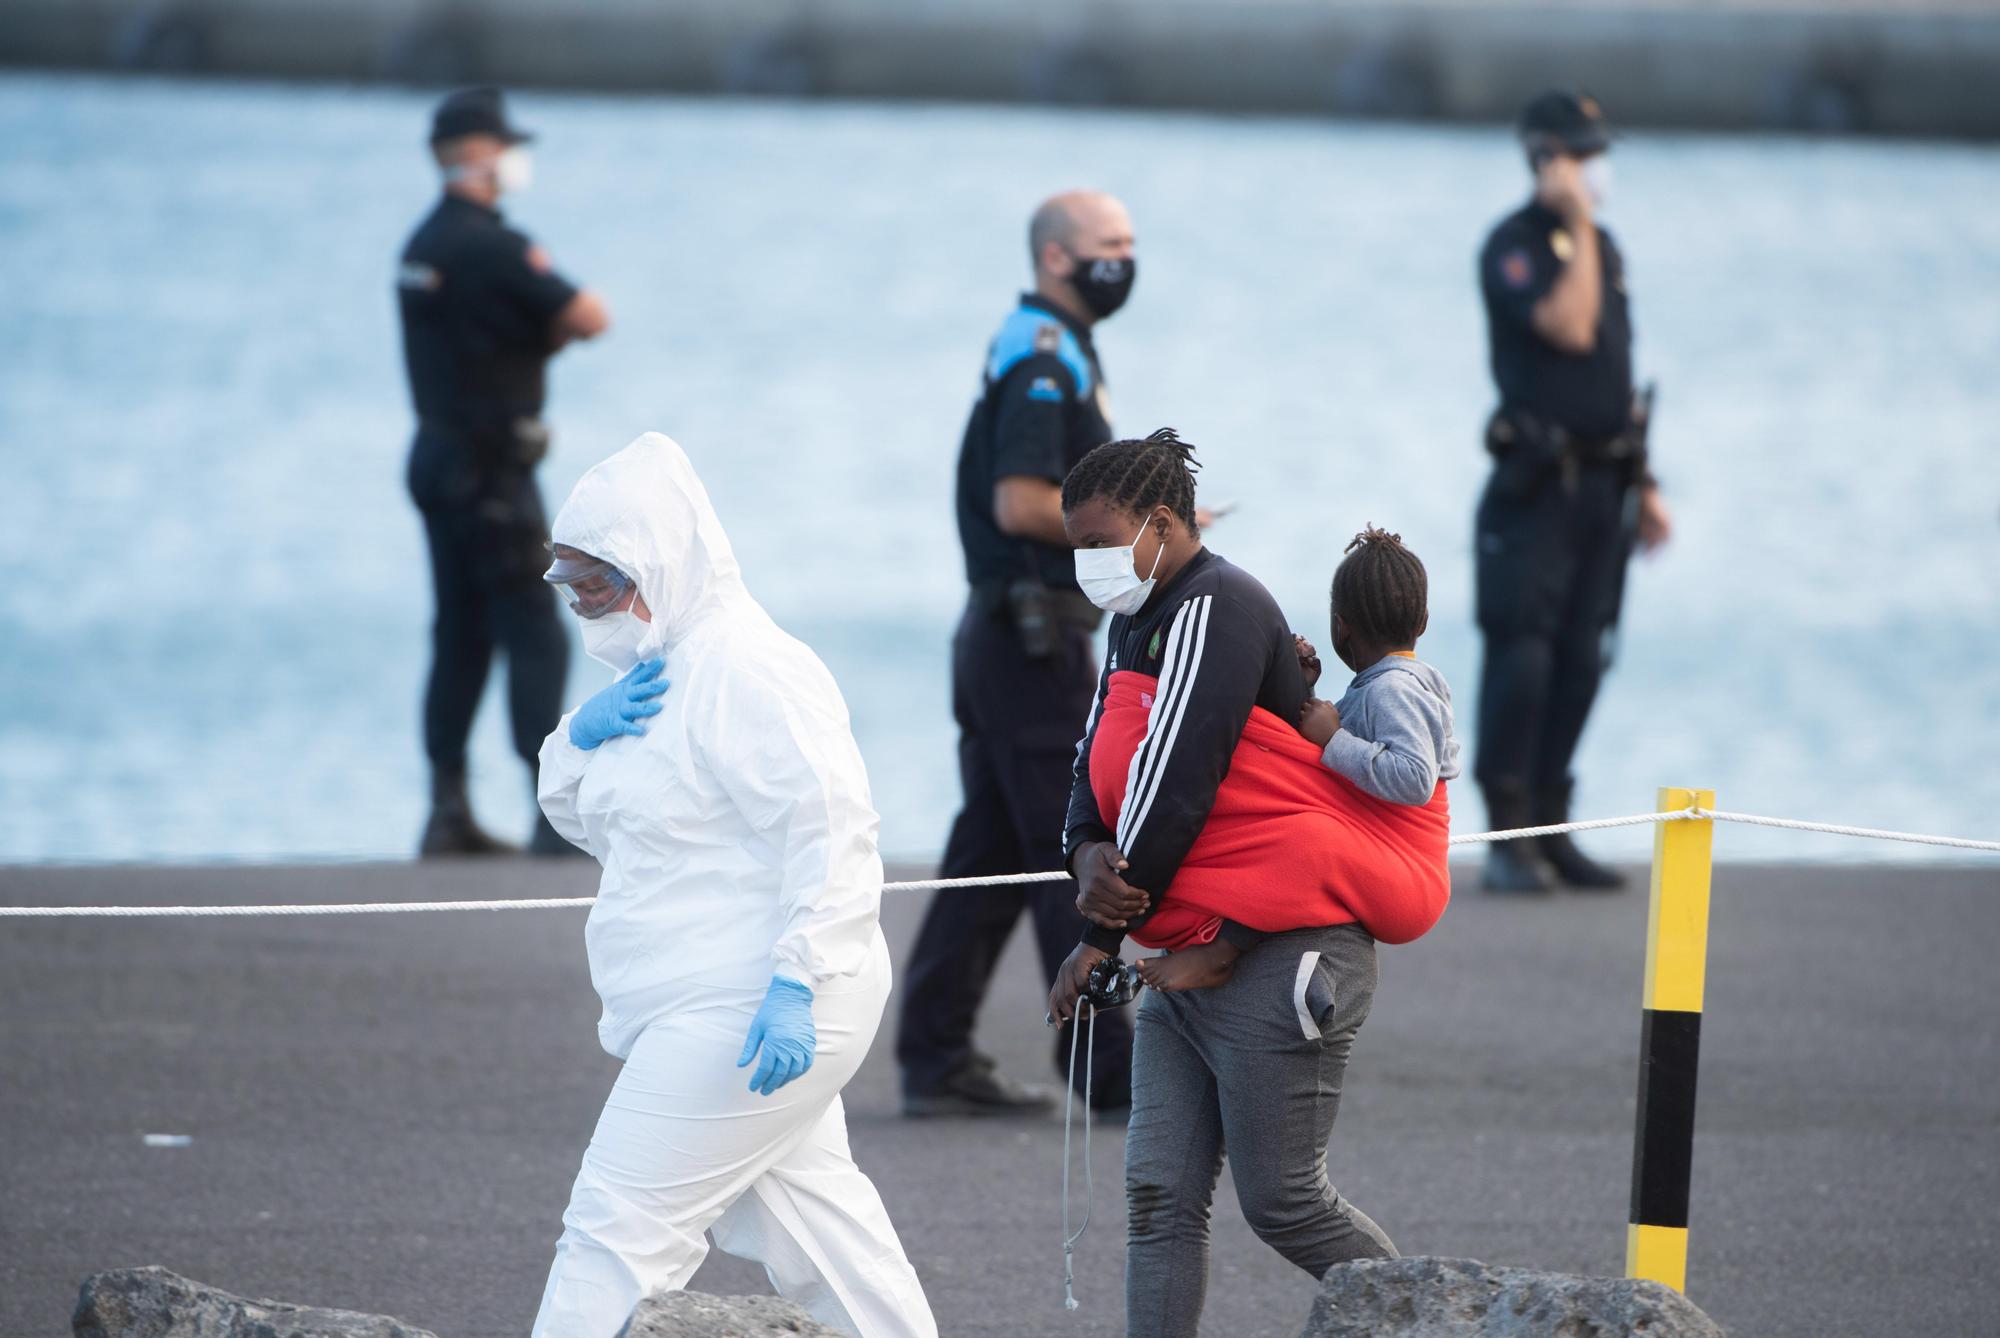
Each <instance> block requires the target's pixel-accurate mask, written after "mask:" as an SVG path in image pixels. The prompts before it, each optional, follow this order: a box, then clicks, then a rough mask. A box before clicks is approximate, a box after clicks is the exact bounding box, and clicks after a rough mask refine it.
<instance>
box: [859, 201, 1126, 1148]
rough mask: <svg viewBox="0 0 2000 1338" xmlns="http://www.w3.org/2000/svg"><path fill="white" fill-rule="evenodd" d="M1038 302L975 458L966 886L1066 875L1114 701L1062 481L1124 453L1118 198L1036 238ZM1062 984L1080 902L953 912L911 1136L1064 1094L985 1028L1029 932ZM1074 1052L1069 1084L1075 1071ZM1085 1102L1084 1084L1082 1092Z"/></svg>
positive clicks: (965, 901)
mask: <svg viewBox="0 0 2000 1338" xmlns="http://www.w3.org/2000/svg"><path fill="white" fill-rule="evenodd" d="M1028 246H1029V252H1030V254H1031V256H1032V258H1033V262H1034V272H1035V288H1034V291H1033V292H1030V293H1025V294H1023V295H1022V297H1021V300H1020V303H1019V305H1018V306H1017V307H1016V308H1015V310H1013V311H1012V312H1010V313H1009V314H1008V316H1007V318H1006V320H1005V321H1003V322H1002V323H1001V326H1000V332H999V333H998V334H997V335H995V336H994V339H993V342H992V345H991V346H990V348H989V349H988V351H987V360H986V373H985V379H984V384H983V387H982V390H981V393H980V397H979V401H978V403H976V404H975V405H974V406H973V409H972V417H971V420H970V421H969V422H968V423H967V424H966V429H965V438H964V442H963V444H962V445H961V446H960V448H959V458H958V492H957V500H958V530H959V539H960V542H961V543H962V545H963V546H964V549H965V568H966V576H967V579H968V580H969V581H970V582H971V586H972V591H971V598H970V600H969V602H968V604H967V607H966V610H965V615H964V617H963V618H962V619H961V620H960V622H959V625H958V632H957V634H956V636H955V637H954V638H953V641H952V711H953V714H954V715H955V716H956V718H957V721H958V727H959V744H958V762H959V776H960V779H961V781H962V782H963V785H964V790H965V806H964V808H963V809H962V810H961V811H960V812H959V815H958V819H957V821H956V822H954V823H953V824H952V829H951V836H950V839H949V840H948V842H947V843H946V846H945V853H944V864H943V868H942V870H941V873H942V874H943V876H945V877H949V878H964V877H977V876H979V875H982V874H1002V873H1022V872H1037V871H1043V870H1056V869H1061V868H1062V867H1063V851H1062V839H1063V824H1064V816H1065V814H1066V812H1067V809H1068V804H1069V788H1070V765H1071V762H1072V760H1073V759H1074V757H1075V755H1076V744H1077V740H1078V738H1080V737H1081V736H1082V734H1083V731H1084V727H1085V723H1086V721H1087V720H1088V718H1089V715H1090V706H1091V698H1092V695H1093V694H1094V693H1095V691H1096V687H1097V665H1096V659H1095V656H1094V654H1093V652H1092V647H1091V633H1092V632H1093V631H1094V630H1095V628H1096V627H1097V624H1098V621H1099V619H1100V618H1101V617H1102V615H1101V614H1100V613H1099V611H1098V610H1097V608H1096V607H1095V606H1094V605H1092V604H1091V603H1090V602H1089V601H1088V600H1087V599H1085V598H1084V597H1083V593H1082V591H1081V590H1079V589H1078V587H1077V583H1076V572H1075V566H1074V563H1073V562H1072V560H1071V550H1070V546H1069V541H1068V539H1067V537H1066V536H1065V535H1064V532H1063V518H1062V479H1063V476H1064V475H1065V474H1067V473H1068V472H1069V470H1070V468H1071V467H1072V466H1073V465H1075V464H1076V462H1077V461H1078V460H1080V459H1082V458H1083V456H1084V454H1085V453H1086V452H1087V451H1089V450H1090V449H1091V448H1092V447H1093V446H1097V445H1100V444H1102V443H1103V442H1106V441H1109V440H1110V439H1111V435H1112V434H1111V425H1110V423H1109V422H1108V421H1107V409H1106V401H1105V392H1104V372H1103V369H1102V368H1101V367H1100V366H1099V365H1098V361H1097V351H1096V349H1095V347H1094V346H1093V345H1092V343H1091V329H1092V327H1093V326H1094V325H1096V323H1097V322H1098V321H1100V320H1102V319H1104V318H1105V317H1107V316H1109V315H1111V314H1112V313H1113V312H1114V311H1116V310H1118V308H1119V307H1120V306H1121V305H1123V304H1124V301H1125V298H1126V295H1127V293H1128V292H1129V291H1130V290H1131V287H1132V280H1133V274H1134V260H1133V239H1132V224H1131V220H1130V218H1129V217H1128V216H1127V214H1126V212H1125V208H1124V206H1123V205H1121V204H1120V203H1119V202H1118V201H1117V200H1115V199H1113V198H1112V197H1110V196H1108V195H1104V194H1101V193H1098V192H1091V191H1076V192H1071V193H1068V194H1064V195H1058V196H1056V197H1054V198H1053V199H1050V200H1049V201H1047V202H1046V203H1044V204H1043V205H1042V206H1041V208H1040V209H1038V210H1037V211H1036V212H1035V215H1034V218H1033V220H1032V222H1031V223H1030V225H1029V229H1028ZM1024 909H1025V910H1027V911H1028V912H1029V914H1030V915H1031V917H1032V919H1033V921H1034V928H1035V938H1036V943H1037V945H1038V946H1039V948H1040V950H1041V956H1042V965H1043V968H1044V970H1045V971H1046V972H1047V973H1048V974H1049V975H1050V976H1051V977H1053V975H1054V974H1055V971H1056V968H1057V967H1059V966H1060V965H1061V964H1062V962H1063V959H1064V958H1065V957H1067V956H1068V955H1069V951H1070V949H1071V948H1073V947H1075V946H1076V942H1077V939H1078V936H1079V935H1081V934H1082V932H1083V930H1084V927H1085V926H1084V920H1083V917H1082V916H1081V915H1080V914H1078V912H1077V910H1076V884H1075V883H1074V882H1069V881H1065V882H1052V883H1038V884H1027V885H1011V886H998V887H993V888H981V889H977V890H971V891H954V892H940V893H938V894H937V895H936V896H935V897H934V898H933V899H932V901H931V904H930V909H929V912H928V913H927V914H926V916H925V918H924V925H923V929H922V931H921V933H920V934H919V935H918V938H917V945H916V950H915V953H914V955H913V958H912V960H911V962H910V964H909V967H908V969H907V971H906V972H905V975H904V981H903V1004H902V1016H901V1022H900V1026H899V1029H898V1033H897V1038H896V1058H897V1060H898V1061H899V1062H900V1063H901V1065H902V1069H903V1109H904V1113H905V1114H907V1115H912V1116H925V1115H959V1114H964V1115H979V1114H1006V1113H1012V1112H1031V1111H1040V1110H1045V1109H1047V1108H1048V1107H1049V1106H1050V1105H1051V1104H1052V1098H1051V1097H1050V1095H1049V1093H1048V1092H1047V1091H1046V1090H1044V1089H1040V1088H1034V1087H1026V1086H1022V1085H1020V1084H1017V1083H1015V1082H1013V1081H1011V1080H1009V1079H1008V1078H1006V1077H1004V1076H1003V1075H1001V1074H999V1073H998V1072H996V1071H995V1069H994V1067H993V1063H992V1061H991V1060H990V1059H988V1058H987V1057H986V1056H984V1055H982V1054H980V1053H979V1052H978V1051H977V1050H976V1049H974V1047H973V1044H972V1030H973V1019H974V1015H975V1014H976V1013H977V1011H978V1008H979V1003H980V1000H981V999H982V998H983V997H984V996H985V994H986V987H987V984H988V982H989V981H990V980H991V978H992V974H993V967H994V964H995V962H997V961H998V960H999V957H1000V950H1001V948H1002V947H1003V946H1004V945H1005V944H1006V941H1007V937H1008V935H1009V934H1010V933H1011V932H1012V931H1013V928H1014V923H1015V921H1016V920H1017V919H1019V917H1020V915H1021V912H1022V911H1023V910H1024ZM1131 1052H1132V1035H1131V1024H1130V1022H1129V1021H1128V1020H1127V1018H1126V1016H1125V1014H1124V1013H1122V1012H1107V1013H1106V1014H1104V1015H1103V1016H1102V1017H1101V1018H1100V1019H1099V1020H1098V1023H1097V1035H1096V1075H1095V1091H1094V1093H1093V1100H1094V1101H1095V1102H1096V1104H1097V1105H1098V1106H1100V1107H1103V1108H1112V1107H1117V1106H1123V1105H1126V1104H1129V1102H1130V1100H1131ZM1068 1053H1069V1051H1068V1042H1067V1035H1066V1034H1065V1035H1064V1037H1063V1038H1062V1039H1061V1040H1059V1043H1058V1046H1057V1068H1058V1072H1060V1071H1062V1069H1063V1066H1064V1063H1065V1061H1066V1060H1067V1058H1068ZM1076 1076H1077V1086H1078V1087H1079V1088H1081V1087H1082V1086H1083V1083H1084V1077H1085V1075H1084V1074H1083V1072H1082V1071H1081V1067H1080V1066H1079V1071H1078V1073H1077V1075H1076Z"/></svg>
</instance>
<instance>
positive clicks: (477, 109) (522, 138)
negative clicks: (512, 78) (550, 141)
mask: <svg viewBox="0 0 2000 1338" xmlns="http://www.w3.org/2000/svg"><path fill="white" fill-rule="evenodd" d="M466 135H492V136H494V137H495V138H496V139H503V140H505V141H507V143H509V144H521V143H524V142H526V141H527V140H530V139H533V138H534V136H533V135H530V134H529V133H528V132H527V131H525V130H521V129H519V128H518V127H516V126H514V125H512V124H510V123H509V122H508V120H507V102H506V99H505V98H503V97H502V96H501V93H500V90H499V89H497V88H462V89H460V90H459V91H458V92H456V93H453V94H452V95H451V96H450V97H448V98H446V99H445V100H444V101H443V102H440V103H439V104H438V109H437V112H436V114H435V115H433V116H432V117H431V143H433V144H437V143H440V142H442V141H444V140H447V139H459V138H462V137H463V136H466Z"/></svg>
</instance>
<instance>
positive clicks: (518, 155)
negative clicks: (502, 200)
mask: <svg viewBox="0 0 2000 1338" xmlns="http://www.w3.org/2000/svg"><path fill="white" fill-rule="evenodd" d="M534 184H535V156H534V155H533V154H532V153H530V152H528V149H527V147H526V146H525V145H521V144H509V145H508V146H507V147H506V148H504V149H502V150H500V156H499V157H497V158H495V159H494V160H493V186H494V189H496V190H498V191H499V192H500V193H501V194H502V195H519V194H520V193H521V192H522V191H524V190H526V189H528V187H530V186H532V185H534Z"/></svg>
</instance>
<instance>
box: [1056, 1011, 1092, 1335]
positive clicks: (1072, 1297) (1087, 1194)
mask: <svg viewBox="0 0 2000 1338" xmlns="http://www.w3.org/2000/svg"><path fill="white" fill-rule="evenodd" d="M1086 1008H1088V1009H1089V1010H1090V1016H1089V1019H1088V1024H1087V1025H1088V1026H1089V1027H1090V1040H1089V1041H1088V1042H1087V1043H1086V1044H1085V1045H1084V1047H1083V1221H1082V1222H1081V1223H1079V1224H1078V1226H1077V1228H1076V1230H1075V1231H1074V1232H1072V1231H1070V1229H1069V1160H1070V1154H1069V1128H1070V1112H1071V1110H1072V1109H1073V1108H1074V1107H1075V1105H1076V1038H1077V1035H1078V1033H1080V1032H1082V1030H1083V1029H1084V1027H1085V1025H1086V1020H1085V1018H1084V1016H1083V1009H1086ZM1070 1025H1071V1030H1070V1033H1069V1083H1068V1085H1067V1087H1066V1089H1065V1090H1064V1094H1063V1186H1062V1214H1063V1309H1065V1310H1074V1309H1076V1288H1075V1286H1074V1283H1075V1280H1076V1271H1075V1269H1074V1268H1073V1267H1072V1262H1071V1261H1072V1257H1073V1256H1074V1254H1075V1251H1076V1243H1077V1242H1078V1241H1079V1240H1082V1239H1083V1233H1084V1231H1085V1230H1087V1229H1088V1228H1089V1226H1090V1204H1091V1196H1092V1195H1091V1191H1092V1183H1091V1174H1090V1089H1091V1079H1092V1077H1093V1076H1094V1074H1095V1071H1096V1068H1097V1063H1096V1060H1097V1005H1096V1004H1094V1003H1092V1002H1090V1000H1088V999H1083V1000H1079V1001H1078V1005H1077V1016H1076V1018H1075V1019H1074V1020H1073V1021H1072V1022H1071V1024H1070Z"/></svg>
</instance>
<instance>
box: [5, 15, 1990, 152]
mask: <svg viewBox="0 0 2000 1338" xmlns="http://www.w3.org/2000/svg"><path fill="white" fill-rule="evenodd" d="M0 64H4V65H11V66H16V67H23V66H25V67H56V68H78V69H117V70H137V71H150V72H169V73H191V74H240V75H255V76H270V77H285V78H308V79H333V80H359V81H367V80H383V81H392V82H402V83H411V84H419V85H442V84H451V83H460V82H468V81H488V80H490V81H494V82H499V83H504V84H509V85H540V86H557V87H576V88H594V89H628V90H657V91H670V92H684V93H694V92H714V93H735V94H760V95H777V96H795V97H816V96H824V97H858V98H919V99H943V100H953V101H987V102H1045V103H1060V104H1083V105H1122V106H1144V107H1173V108H1192V109H1203V110H1213V111H1237V112H1266V113H1269V112H1275V113H1292V114H1303V115H1326V116H1388V117H1397V118H1403V119H1412V120H1424V119H1443V120H1468V121H1492V120H1501V119H1505V118H1508V117H1510V116H1511V115H1512V114H1513V112H1514V110H1515V108H1516V107H1517V106H1518V104H1519V103H1520V102H1521V101H1522V100H1523V99H1524V98H1525V97H1526V96H1527V95H1528V94H1530V93H1532V92H1533V91H1535V90H1537V89H1539V88H1541V87H1543V86H1546V85H1550V84H1569V85H1576V86H1582V87H1585V88H1588V89H1590V90H1591V91H1593V92H1595V93H1597V94H1598V95H1599V96H1600V97H1601V98H1602V99H1603V100H1604V102H1605V103H1606V104H1607V105H1608V106H1609V107H1610V108H1611V110H1612V113H1613V116H1614V118H1615V119H1617V120H1619V121H1621V122H1623V123H1626V124H1643V125H1656V126H1677V127H1693V128H1712V129H1779V130H1801V131H1824V132H1837V133H1868V134H1886V135H1921V136H1942V137H1963V138H1981V139H1985V138H1995V137H2000V0H1921V2H1918V3H1908V2H1902V3H1899V2H1898V0H1878V2H1877V3H1872V4H1871V3H1865V2H1863V0H1820V3H1800V2H1799V0H1765V3H1761V4H1760V3H1749V2H1745V3H1737V2H1735V0H1650V2H1649V0H1626V2H1625V3H1620V2H1619V0H1571V2H1570V3H1557V2H1554V0H1538V2H1536V3H1527V4H1511V3H1501V2H1500V0H1459V2H1458V3H1444V2H1441V0H1440V2H1427V0H1411V2H1410V3H1373V4H1358V5H1348V4H1339V3H1331V2H1330V0H1318V2H1316V3H1315V2H1309V0H1234V2H1233V3H1231V2H1227V0H1145V2H1140V0H1069V2H1068V3H1057V2H1056V0H1012V2H1010V3H1003V2H1002V0H678V2H677V3H674V2H668V0H458V2H457V3H452V2H449V0H0Z"/></svg>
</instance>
